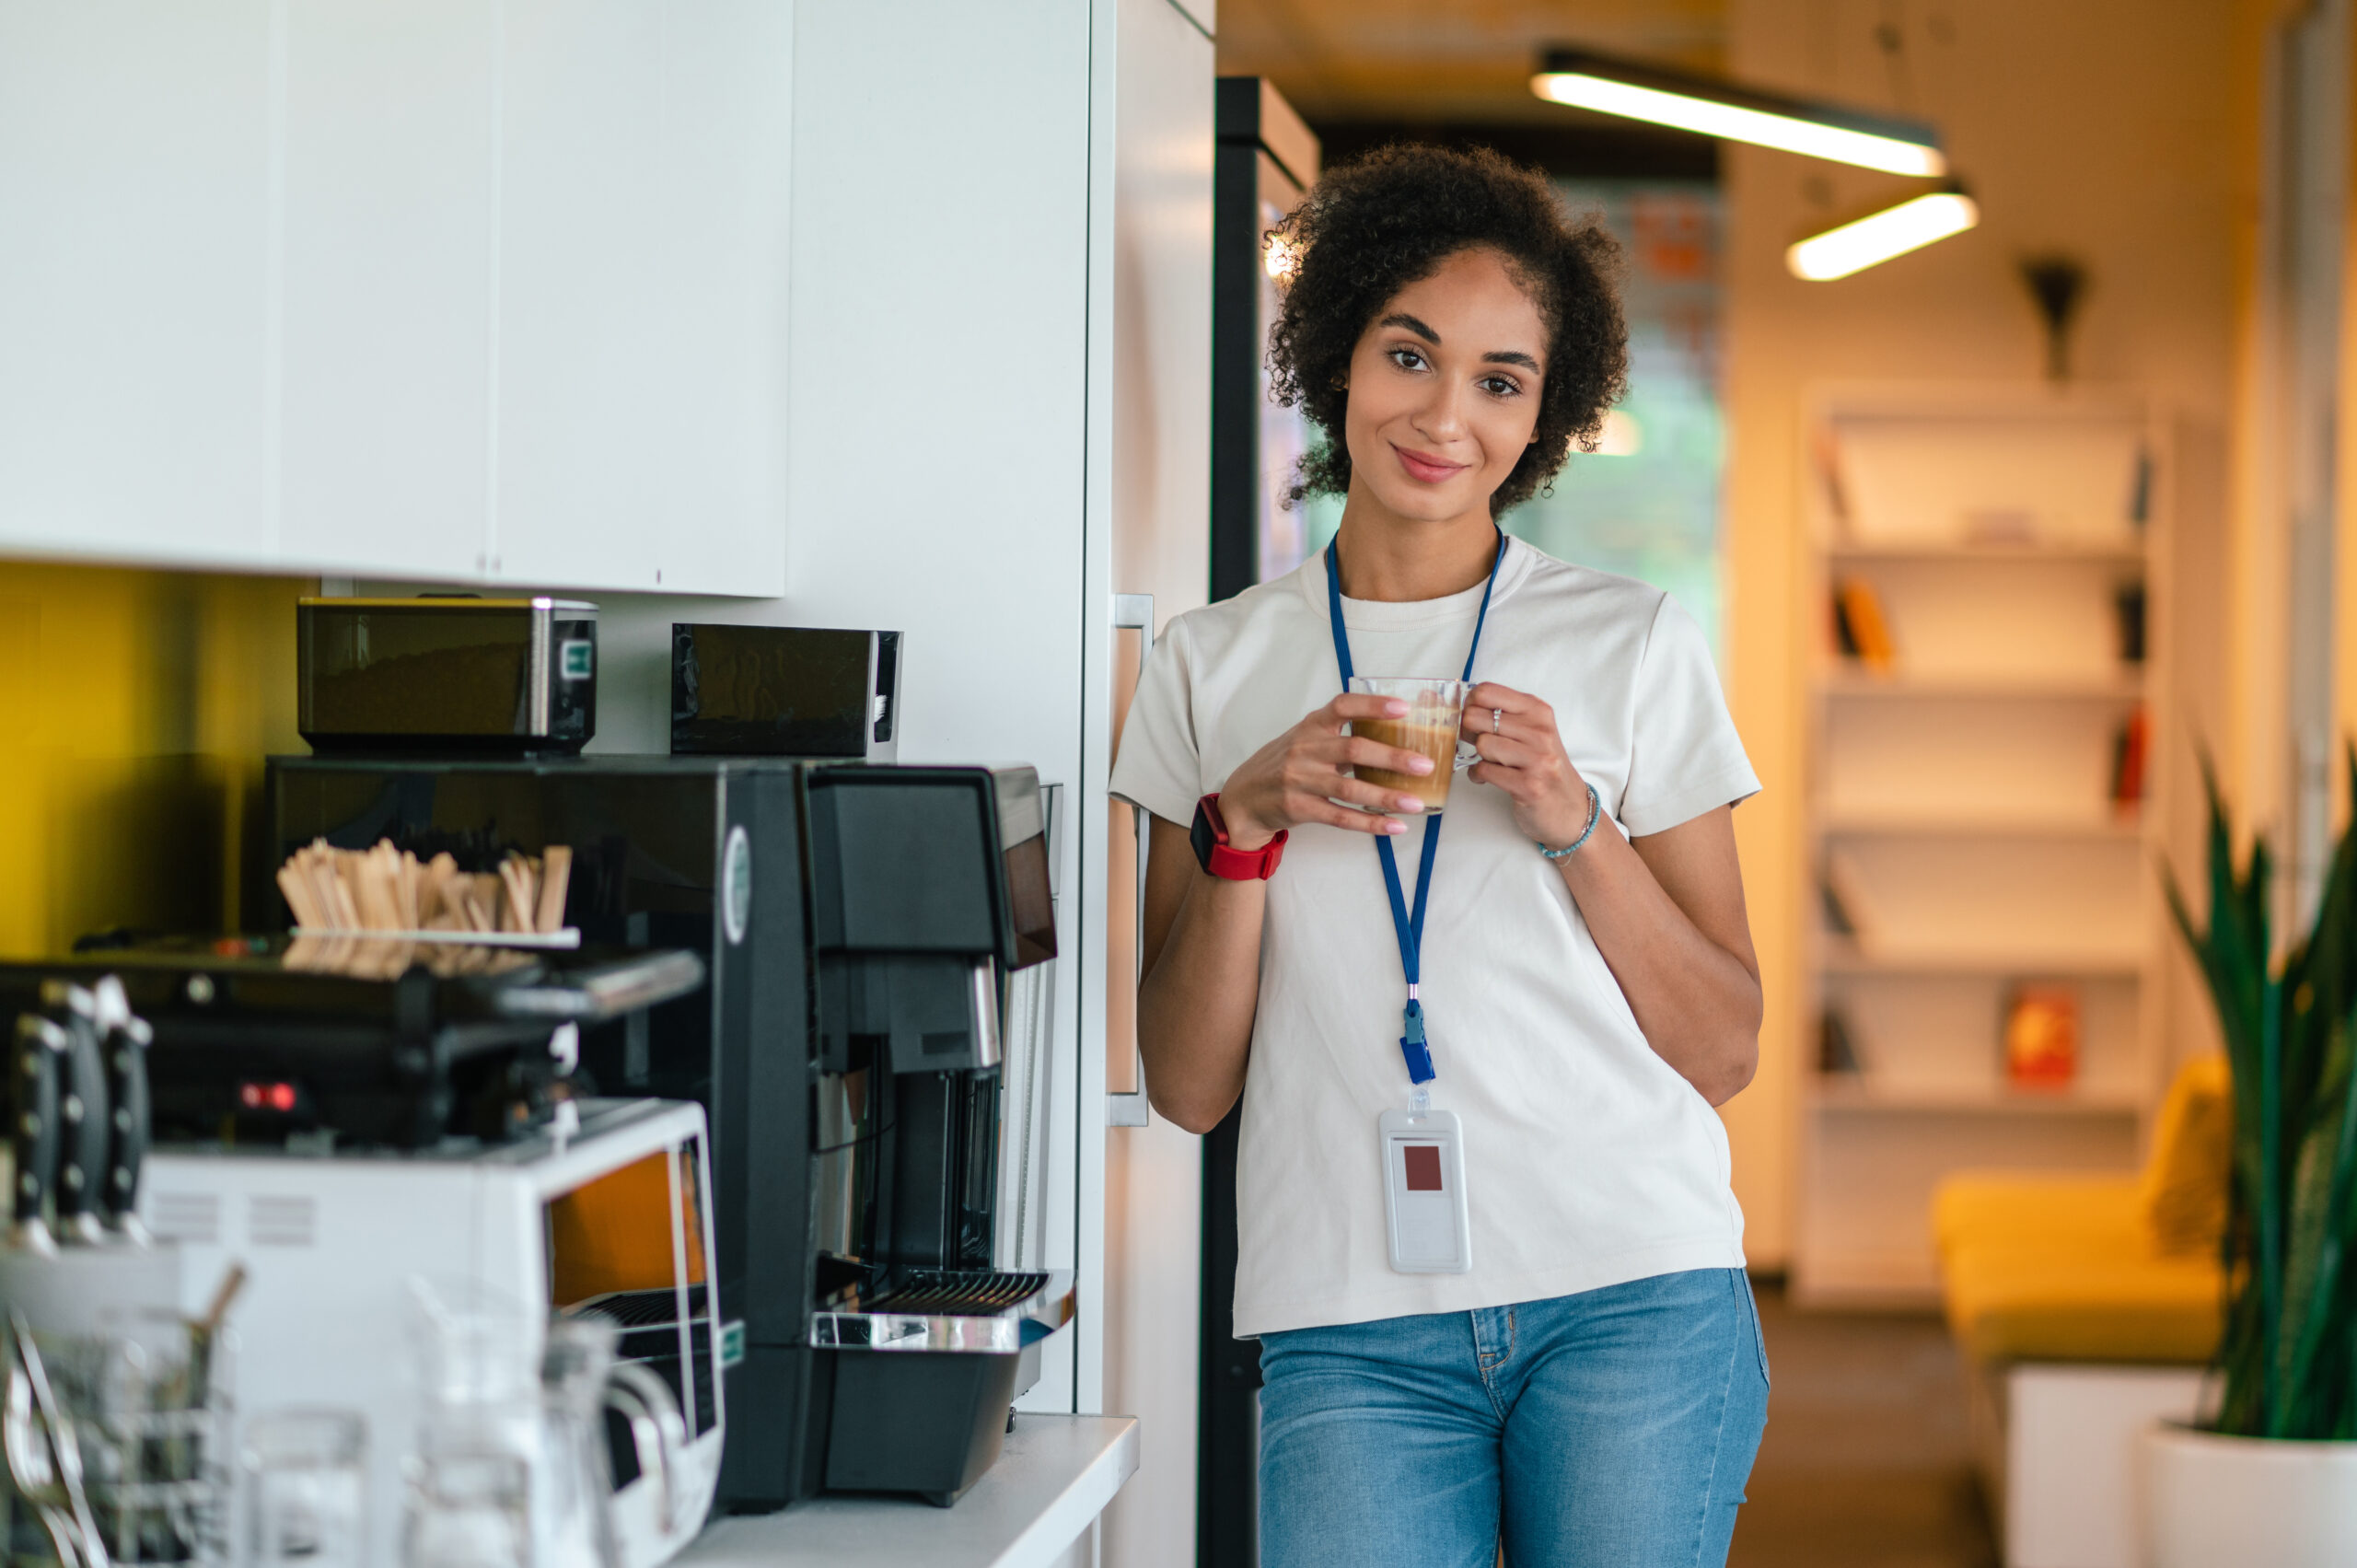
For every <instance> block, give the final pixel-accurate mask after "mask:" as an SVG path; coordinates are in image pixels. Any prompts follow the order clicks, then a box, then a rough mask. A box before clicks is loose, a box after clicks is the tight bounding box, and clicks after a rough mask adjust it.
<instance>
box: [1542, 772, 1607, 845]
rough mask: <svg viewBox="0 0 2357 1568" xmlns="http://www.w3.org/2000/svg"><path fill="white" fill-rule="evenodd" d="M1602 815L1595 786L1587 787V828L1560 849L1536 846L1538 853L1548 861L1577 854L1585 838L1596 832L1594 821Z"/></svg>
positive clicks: (1585, 840)
mask: <svg viewBox="0 0 2357 1568" xmlns="http://www.w3.org/2000/svg"><path fill="white" fill-rule="evenodd" d="M1602 814H1603V813H1602V811H1601V809H1600V808H1599V807H1597V805H1596V786H1595V785H1594V784H1590V785H1588V786H1587V826H1586V827H1585V828H1582V829H1581V830H1580V836H1579V837H1578V838H1576V839H1573V841H1572V842H1570V843H1568V844H1565V845H1564V846H1563V847H1562V849H1549V848H1548V847H1547V846H1546V845H1545V844H1540V845H1539V846H1538V853H1539V854H1543V855H1545V856H1546V857H1547V858H1548V859H1550V860H1562V859H1565V858H1567V857H1568V856H1571V855H1573V854H1577V853H1578V852H1579V847H1580V845H1582V844H1584V843H1585V842H1587V836H1588V835H1589V834H1590V833H1593V832H1595V831H1596V818H1597V817H1599V816H1601V815H1602Z"/></svg>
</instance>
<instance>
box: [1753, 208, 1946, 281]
mask: <svg viewBox="0 0 2357 1568" xmlns="http://www.w3.org/2000/svg"><path fill="white" fill-rule="evenodd" d="M1979 222H1980V206H1979V205H1978V204H1977V203H1974V201H1973V200H1972V198H1971V197H1970V196H1968V195H1966V194H1965V193H1964V192H1963V190H1962V189H1961V188H1958V187H1951V188H1949V189H1948V190H1945V191H1933V192H1928V193H1926V194H1924V195H1921V196H1916V197H1913V198H1911V199H1910V200H1908V201H1904V202H1901V203H1898V205H1897V206H1895V207H1885V208H1884V209H1883V210H1882V211H1880V212H1878V213H1875V214H1872V215H1868V216H1866V217H1862V218H1859V219H1857V220H1856V221H1855V222H1852V223H1845V224H1842V225H1841V226H1839V227H1837V228H1829V229H1827V230H1826V231H1825V232H1824V233H1823V234H1813V235H1811V236H1809V237H1808V238H1806V239H1804V240H1802V241H1801V242H1800V243H1798V244H1797V245H1794V246H1793V247H1791V248H1790V249H1789V250H1786V251H1785V252H1784V265H1785V266H1787V267H1789V268H1790V269H1792V273H1793V276H1794V277H1796V278H1805V279H1806V280H1808V281H1809V282H1811V283H1823V282H1825V281H1827V280H1828V279H1831V278H1846V277H1848V276H1849V275H1850V274H1851V273H1861V272H1864V271H1865V270H1866V269H1867V268H1868V267H1871V266H1874V265H1875V264H1876V263H1877V262H1881V261H1889V260H1890V259H1891V258H1892V257H1893V256H1904V255H1906V254H1907V252H1909V251H1910V250H1922V248H1923V247H1924V246H1926V245H1929V244H1931V243H1933V241H1934V240H1940V239H1945V238H1948V236H1950V235H1952V234H1962V233H1963V232H1964V231H1965V230H1966V229H1968V228H1970V227H1972V226H1974V225H1975V224H1978V223H1979Z"/></svg>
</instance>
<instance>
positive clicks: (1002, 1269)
mask: <svg viewBox="0 0 2357 1568" xmlns="http://www.w3.org/2000/svg"><path fill="white" fill-rule="evenodd" d="M266 794H267V802H268V809H269V813H270V820H271V830H270V831H269V833H268V834H267V835H266V839H265V845H264V854H265V857H266V859H267V861H268V863H269V865H273V866H274V865H276V864H277V863H278V861H279V860H280V859H282V858H283V857H284V855H285V854H288V853H290V852H291V851H293V850H294V849H296V848H297V847H299V846H302V845H305V844H308V843H311V842H313V841H315V840H318V839H324V840H326V841H327V842H328V843H330V844H331V845H333V846H337V847H346V848H357V847H366V846H368V845H371V844H374V843H376V842H378V841H379V840H381V839H389V840H390V841H391V842H392V843H393V844H394V846H395V847H396V848H397V849H402V850H410V851H413V852H414V853H416V854H417V855H418V856H419V857H420V858H421V859H424V858H426V857H428V856H430V855H432V854H439V853H446V852H447V853H448V854H452V855H453V856H454V858H455V859H456V860H457V861H458V863H459V865H460V866H461V867H463V868H465V869H469V870H476V869H481V868H482V867H484V866H488V865H495V864H496V863H497V862H498V861H499V860H500V859H501V857H503V856H505V854H508V853H509V852H511V851H514V852H519V853H522V854H539V853H540V852H541V851H543V850H544V849H545V848H546V847H547V846H548V845H551V844H566V845H570V846H571V848H572V853H573V872H572V880H571V886H570V889H569V891H568V893H567V895H566V902H565V908H564V912H563V919H564V923H565V924H567V925H569V926H575V927H577V928H579V930H580V931H581V933H582V935H583V938H584V940H585V941H586V942H593V943H596V942H610V943H621V944H623V945H626V946H629V947H665V948H683V949H686V950H689V951H691V952H694V953H696V954H697V955H699V956H700V957H701V958H702V960H703V962H704V965H705V968H706V970H707V973H708V977H709V983H708V985H707V987H706V988H705V990H704V991H703V992H702V993H698V994H697V995H695V996H692V997H687V998H682V999H679V1000H678V1001H674V1002H670V1003H667V1004H664V1005H660V1006H656V1007H653V1008H650V1009H647V1010H645V1011H644V1012H642V1013H639V1014H636V1015H634V1016H632V1017H630V1018H627V1019H623V1020H620V1021H617V1022H615V1023H612V1024H610V1025H602V1026H598V1027H594V1028H585V1029H584V1031H583V1034H582V1038H581V1058H580V1060H581V1067H582V1069H583V1070H584V1071H586V1073H587V1074H589V1075H590V1076H591V1078H592V1080H593V1082H594V1083H595V1086H596V1087H597V1089H598V1092H600V1093H604V1094H609V1095H630V1096H639V1095H655V1096H661V1097H664V1098H684V1099H691V1100H694V1101H697V1102H699V1103H700V1104H702V1106H703V1107H704V1109H705V1111H706V1113H707V1115H708V1117H709V1119H710V1123H711V1130H712V1166H713V1208H714V1230H715V1237H714V1255H715V1263H716V1273H717V1276H718V1282H719V1295H720V1299H721V1301H722V1302H723V1303H724V1305H725V1307H726V1310H727V1311H728V1313H729V1315H730V1317H731V1318H736V1319H737V1323H735V1324H731V1325H729V1326H727V1328H726V1330H725V1332H724V1341H725V1342H726V1345H727V1347H728V1350H727V1353H726V1355H725V1357H724V1360H725V1362H726V1372H725V1376H726V1393H727V1404H728V1409H729V1411H730V1417H729V1422H728V1427H727V1433H726V1454H725V1456H724V1458H723V1464H722V1474H721V1481H720V1505H721V1506H723V1507H725V1508H731V1509H735V1510H737V1511H760V1510H765V1509H770V1508H775V1507H779V1506H783V1505H784V1504H790V1503H793V1502H795V1501H796V1500H798V1499H800V1498H803V1497H807V1496H809V1495H811V1494H812V1493H817V1492H819V1491H820V1490H824V1489H830V1488H832V1489H838V1490H877V1491H898V1492H914V1493H921V1494H923V1495H925V1496H927V1497H930V1498H932V1499H933V1500H934V1501H935V1502H939V1503H946V1502H949V1501H952V1500H954V1499H955V1498H956V1497H957V1496H958V1494H959V1493H962V1492H963V1491H964V1490H965V1488H966V1487H968V1486H970V1484H971V1483H972V1481H974V1480H975V1479H977V1478H978V1477H979V1476H980V1475H981V1472H982V1470H983V1469H987V1467H988V1465H989V1463H990V1462H991V1461H992V1460H993V1459H994V1458H996V1455H997V1452H998V1445H999V1442H1000V1439H1001V1437H1002V1435H1003V1434H1004V1427H1005V1423H1006V1418H1007V1407H1008V1404H1009V1402H1010V1401H1011V1400H1013V1399H1014V1398H1015V1397H1016V1395H1018V1394H1019V1393H1020V1392H1021V1389H1022V1388H1023V1387H1024V1386H1026V1384H1025V1382H1024V1379H1025V1378H1026V1377H1028V1376H1036V1369H1037V1366H1038V1364H1039V1343H1040V1342H1041V1341H1042V1340H1043V1339H1044V1338H1045V1336H1046V1335H1047V1334H1049V1333H1051V1332H1053V1331H1054V1330H1055V1329H1056V1328H1057V1327H1059V1326H1060V1325H1061V1324H1062V1323H1063V1322H1064V1321H1067V1320H1068V1319H1069V1318H1070V1316H1071V1313H1072V1310H1073V1307H1072V1294H1071V1282H1070V1280H1069V1277H1068V1276H1062V1275H1054V1276H1051V1275H1048V1274H1045V1273H1041V1272H1036V1271H1025V1270H1023V1269H1021V1268H1019V1267H1016V1265H1017V1264H1019V1263H1020V1262H1021V1261H1023V1260H1024V1253H1025V1251H1026V1249H1024V1248H1023V1247H1022V1246H1021V1245H1020V1243H1021V1241H1022V1239H1023V1238H1022V1237H1021V1236H1020V1235H1019V1231H1018V1228H1017V1225H1016V1223H1015V1216H1016V1215H1017V1214H1020V1213H1021V1212H1022V1211H1023V1210H1024V1209H1025V1208H1026V1207H1027V1205H1028V1206H1029V1207H1031V1208H1034V1209H1036V1206H1037V1199H1036V1197H1035V1196H1030V1194H1032V1193H1033V1192H1034V1191H1036V1185H1035V1184H1036V1183H1037V1181H1038V1167H1039V1166H1041V1165H1043V1164H1044V1158H1043V1157H1042V1156H1043V1154H1044V1151H1043V1150H1042V1149H1040V1148H1039V1147H1038V1146H1036V1144H1035V1142H1034V1141H1035V1140H1037V1139H1038V1136H1039V1134H1038V1130H1037V1125H1036V1121H1035V1119H1033V1118H1031V1117H1028V1116H1026V1115H1023V1114H1020V1113H1019V1111H1018V1110H1017V1109H1016V1107H1018V1106H1020V1105H1029V1104H1034V1103H1039V1104H1044V1102H1045V1099H1046V1095H1045V1084H1044V1077H1043V1071H1044V1065H1045V1063H1046V1060H1047V1056H1048V1042H1047V1040H1046V1021H1047V1018H1048V1017H1049V1016H1050V1009H1049V1008H1048V1007H1047V1006H1046V1005H1044V1004H1045V996H1046V994H1047V988H1046V985H1045V975H1046V972H1047V966H1048V965H1049V964H1050V963H1051V960H1052V959H1053V958H1054V955H1055V913H1054V901H1053V888H1052V886H1051V866H1052V865H1053V862H1054V856H1053V854H1052V853H1051V834H1052V832H1053V822H1052V819H1051V817H1052V803H1053V792H1052V791H1050V790H1044V789H1043V788H1042V787H1041V786H1040V784H1039V780H1038V776H1037V774H1036V773H1035V772H1033V771H1032V770H1031V769H1029V768H1028V767H1000V768H991V767H915V766H876V765H870V764H865V763H842V764H832V765H830V764H816V763H812V762H809V761H789V760H785V759H770V758H733V757H581V758H569V759H541V760H501V761H492V760H481V761H477V760H459V761H430V760H423V759H401V760H393V761H364V760H360V759H356V758H349V757H343V756H324V757H302V758H296V757H287V758H278V759H274V760H273V761H272V762H271V764H270V770H269V777H268V782H267V785H266ZM256 892H257V895H258V896H260V897H261V898H263V899H264V900H267V899H268V898H269V897H270V896H271V895H269V894H268V893H266V892H263V891H262V890H261V888H260V887H259V885H258V886H257V889H256ZM254 907H272V906H271V905H269V904H268V903H267V902H265V903H262V904H258V905H256V906H254ZM1011 1086H1014V1087H1015V1088H1016V1089H1017V1090H1019V1095H1020V1098H1019V1099H1017V1098H1016V1095H1015V1094H1011V1093H1010V1088H1011Z"/></svg>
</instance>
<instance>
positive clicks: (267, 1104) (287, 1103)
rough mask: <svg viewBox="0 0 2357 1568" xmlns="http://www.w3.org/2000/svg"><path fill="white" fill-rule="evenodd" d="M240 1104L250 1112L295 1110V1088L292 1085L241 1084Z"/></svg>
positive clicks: (239, 1088) (239, 1086) (239, 1090)
mask: <svg viewBox="0 0 2357 1568" xmlns="http://www.w3.org/2000/svg"><path fill="white" fill-rule="evenodd" d="M238 1104H239V1105H242V1106H244V1107H245V1108H246V1109H248V1110H279V1111H286V1110H292V1109H295V1086H294V1085H292V1084H240V1085H238Z"/></svg>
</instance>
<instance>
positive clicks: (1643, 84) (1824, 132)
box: [1530, 49, 1948, 180]
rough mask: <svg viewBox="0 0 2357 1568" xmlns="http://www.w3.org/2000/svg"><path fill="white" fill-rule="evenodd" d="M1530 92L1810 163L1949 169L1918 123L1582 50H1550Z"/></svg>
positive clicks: (1929, 172)
mask: <svg viewBox="0 0 2357 1568" xmlns="http://www.w3.org/2000/svg"><path fill="white" fill-rule="evenodd" d="M1530 90H1531V91H1532V92H1534V93H1537V94H1538V96H1539V97H1540V98H1543V99H1550V100H1551V101H1553V102H1556V103H1566V104H1570V105H1571V106H1572V107H1573V108H1574V109H1586V110H1595V111H1596V113H1598V114H1617V115H1620V116H1621V117H1622V118H1624V119H1628V120H1643V121H1644V122H1647V123H1648V124H1653V125H1666V126H1669V127H1671V128H1672V129H1674V130H1678V131H1692V132H1695V133H1696V134H1701V135H1704V136H1717V137H1721V138H1723V139H1724V140H1726V141H1730V142H1749V143H1751V144H1753V145H1756V146H1762V147H1776V148H1780V149H1782V151H1784V152H1788V153H1799V154H1801V155H1803V156H1804V157H1821V158H1826V159H1829V160H1830V161H1832V162H1834V163H1848V164H1855V165H1857V166H1858V167H1859V168H1879V169H1882V170H1883V171H1885V172H1886V173H1889V174H1910V175H1916V176H1919V177H1922V178H1924V179H1931V180H1936V179H1939V178H1940V177H1941V176H1943V175H1945V174H1946V173H1947V171H1948V163H1947V159H1946V158H1945V157H1942V156H1941V153H1940V138H1939V133H1937V132H1936V131H1934V130H1933V129H1932V127H1931V126H1929V125H1927V124H1925V123H1923V122H1922V121H1918V120H1897V119H1892V118H1890V117H1888V116H1886V115H1879V114H1862V113H1860V112H1859V111H1857V110H1852V109H1842V108H1839V107H1837V106H1835V105H1832V104H1826V103H1812V102H1809V101H1808V100H1806V99H1796V98H1785V97H1782V95H1780V94H1776V93H1764V92H1754V91H1752V90H1751V89H1750V88H1748V87H1736V86H1734V85H1732V84H1730V83H1726V82H1721V81H1714V80H1713V79H1712V78H1710V77H1708V76H1689V75H1686V74H1685V73H1683V72H1678V71H1664V70H1660V69H1658V68H1656V67H1655V66H1651V65H1639V64H1631V62H1629V61H1625V60H1616V59H1613V58H1612V57H1611V56H1609V55H1603V54H1591V53H1589V52H1586V51H1585V50H1577V49H1552V50H1549V51H1548V52H1547V54H1546V56H1545V58H1544V60H1543V61H1542V63H1541V64H1540V66H1539V70H1538V75H1535V76H1533V77H1531V78H1530Z"/></svg>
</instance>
